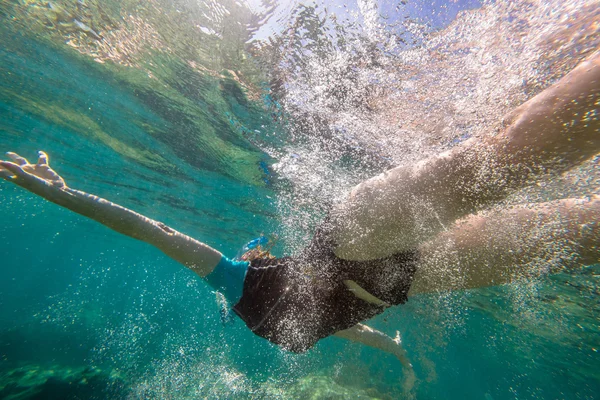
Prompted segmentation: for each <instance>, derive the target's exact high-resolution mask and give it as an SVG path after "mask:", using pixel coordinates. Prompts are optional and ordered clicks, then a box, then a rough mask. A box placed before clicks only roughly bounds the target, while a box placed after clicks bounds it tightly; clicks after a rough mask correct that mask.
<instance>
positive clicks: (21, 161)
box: [6, 151, 29, 166]
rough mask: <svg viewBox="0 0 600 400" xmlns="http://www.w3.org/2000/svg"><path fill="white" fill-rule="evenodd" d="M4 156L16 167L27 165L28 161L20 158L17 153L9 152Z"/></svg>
mask: <svg viewBox="0 0 600 400" xmlns="http://www.w3.org/2000/svg"><path fill="white" fill-rule="evenodd" d="M6 155H7V156H9V157H10V158H11V159H12V160H13V161H14V162H15V163H17V165H20V166H23V165H27V164H29V161H27V159H26V158H23V157H21V156H20V155H18V154H17V153H13V152H11V151H9V152H8V153H6Z"/></svg>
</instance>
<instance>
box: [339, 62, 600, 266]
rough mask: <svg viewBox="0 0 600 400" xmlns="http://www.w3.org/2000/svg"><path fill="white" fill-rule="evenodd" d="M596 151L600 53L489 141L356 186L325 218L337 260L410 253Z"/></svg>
mask: <svg viewBox="0 0 600 400" xmlns="http://www.w3.org/2000/svg"><path fill="white" fill-rule="evenodd" d="M598 152H600V52H597V53H595V54H594V55H592V56H591V57H590V58H589V59H588V60H587V61H585V62H583V63H581V64H580V65H579V66H577V67H576V68H575V69H573V70H572V71H571V72H570V73H568V74H567V75H566V76H565V77H563V78H562V79H561V80H560V81H559V82H557V83H556V84H554V85H552V86H551V87H549V88H547V89H546V90H544V91H543V92H542V93H540V94H538V95H537V96H535V97H534V98H532V99H531V100H529V101H527V102H526V103H524V104H523V105H521V106H520V107H518V108H517V109H515V110H514V112H512V113H511V114H509V115H508V116H507V117H506V118H505V120H504V128H503V129H502V130H501V131H500V132H499V133H498V134H496V135H490V136H488V137H484V138H472V139H469V140H468V141H466V142H464V143H463V144H461V145H459V146H457V147H455V148H454V149H452V150H451V151H449V152H446V153H443V154H440V155H437V156H434V157H431V158H429V159H426V160H423V161H421V162H419V163H417V164H416V165H411V166H402V167H398V168H394V169H392V170H390V171H387V172H385V173H383V174H381V175H379V176H376V177H374V178H372V179H369V180H367V181H365V182H363V183H361V184H360V185H358V186H357V187H355V188H354V189H353V190H352V192H351V193H350V195H349V196H348V198H347V200H346V201H345V202H342V203H340V204H338V205H336V206H335V207H334V209H333V210H332V213H331V223H332V230H333V235H334V238H335V240H336V243H337V245H338V247H337V248H336V250H335V253H336V255H337V256H339V257H341V258H344V259H349V260H369V259H376V258H380V257H385V256H388V255H390V254H394V253H398V252H402V251H407V250H414V249H416V248H417V247H418V246H419V245H420V244H421V243H423V242H425V241H428V240H430V239H432V238H433V237H435V236H436V235H437V234H438V233H439V232H441V231H443V230H444V229H446V227H448V226H449V225H451V224H452V223H453V222H454V221H455V220H457V219H459V218H463V217H465V216H467V215H469V214H471V213H473V212H476V211H477V210H481V209H483V208H486V207H489V206H491V205H493V204H494V203H496V202H497V201H499V200H501V199H503V198H504V197H506V196H507V195H508V194H509V193H510V192H511V191H513V190H516V189H519V188H522V187H524V186H526V185H528V184H529V183H530V182H531V181H532V179H535V178H536V177H537V176H539V175H540V174H542V173H545V172H561V171H565V170H567V169H569V168H572V167H573V166H574V165H576V164H578V163H580V162H582V161H584V160H586V159H589V158H590V157H593V156H594V155H596V154H597V153H598Z"/></svg>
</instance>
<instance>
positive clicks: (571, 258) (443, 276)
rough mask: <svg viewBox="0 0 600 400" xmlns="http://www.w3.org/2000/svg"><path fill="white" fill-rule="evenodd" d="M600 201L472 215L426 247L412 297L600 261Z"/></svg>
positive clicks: (598, 198)
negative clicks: (423, 293)
mask: <svg viewBox="0 0 600 400" xmlns="http://www.w3.org/2000/svg"><path fill="white" fill-rule="evenodd" d="M599 221H600V196H593V197H591V198H589V199H565V200H557V201H552V202H548V203H541V204H534V205H531V206H526V207H525V206H522V207H518V208H513V209H509V210H502V211H497V212H493V213H491V212H490V213H487V214H482V215H471V216H469V217H467V218H466V219H464V220H461V221H459V222H457V223H456V224H454V225H453V226H452V227H451V228H450V230H448V231H446V232H444V233H441V234H439V235H438V236H437V237H436V238H435V239H433V240H431V241H429V242H427V243H425V244H423V245H422V246H421V247H420V249H419V251H420V256H421V258H420V262H419V266H418V268H417V272H416V274H415V277H414V281H413V284H412V286H411V290H410V292H409V296H410V295H414V294H417V293H422V292H434V291H445V290H456V289H469V288H475V287H482V286H492V285H501V284H503V283H507V282H511V281H513V280H517V279H520V278H527V277H531V276H536V275H540V274H542V273H548V272H550V273H551V272H558V271H560V270H561V269H564V268H572V267H577V266H581V265H591V264H595V263H598V262H600V222H599Z"/></svg>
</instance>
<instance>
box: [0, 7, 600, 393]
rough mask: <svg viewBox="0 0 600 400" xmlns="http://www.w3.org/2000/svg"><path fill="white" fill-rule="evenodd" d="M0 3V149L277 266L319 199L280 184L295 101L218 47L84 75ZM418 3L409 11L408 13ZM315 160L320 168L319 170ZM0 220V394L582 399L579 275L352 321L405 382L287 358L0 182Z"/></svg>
mask: <svg viewBox="0 0 600 400" xmlns="http://www.w3.org/2000/svg"><path fill="white" fill-rule="evenodd" d="M34 3H35V2H30V3H25V2H24V3H22V4H26V5H27V7H33V6H32V5H31V4H34ZM14 4H16V3H14ZM14 4H13V3H11V2H3V3H2V7H1V8H0V17H1V18H2V23H1V24H0V37H1V39H2V40H1V43H2V46H1V47H0V150H1V151H15V152H18V153H19V154H22V155H23V156H26V157H30V159H32V158H33V157H34V156H35V154H36V151H37V150H40V149H43V150H45V151H47V152H48V153H49V154H50V158H51V164H52V166H53V167H54V168H55V169H56V170H57V171H58V172H59V173H60V174H61V175H62V176H63V177H64V178H65V180H66V181H67V184H68V185H70V186H72V187H74V188H77V189H80V190H84V191H86V192H90V193H94V194H96V195H99V196H101V197H105V198H108V199H110V200H112V201H115V202H117V203H119V204H121V205H123V206H126V207H129V208H132V209H134V210H136V211H138V212H140V213H142V214H144V215H147V216H149V217H151V218H154V219H157V220H160V221H162V222H164V223H166V224H168V225H170V226H173V227H175V228H176V229H178V230H180V231H182V232H184V233H186V234H188V235H190V236H192V237H194V238H197V239H199V240H201V241H203V242H206V243H208V244H210V245H211V246H213V247H215V248H217V249H218V250H220V251H221V252H223V253H224V254H228V255H232V256H233V255H235V254H236V253H237V251H238V250H239V249H240V248H241V247H242V246H243V244H244V243H245V242H247V241H248V240H250V239H252V238H255V237H257V236H258V235H260V234H261V233H266V234H271V233H276V234H277V235H279V237H280V239H279V243H278V246H277V247H276V248H275V253H276V254H278V255H281V254H283V253H284V252H286V251H289V249H294V248H298V247H301V246H302V243H303V242H302V240H301V239H302V238H304V237H305V235H306V234H307V233H306V232H309V233H308V234H310V232H311V229H313V228H314V224H315V223H318V221H319V220H320V218H321V217H322V210H324V209H326V208H327V203H328V202H331V201H332V197H327V198H322V197H318V194H315V193H312V192H310V191H308V192H307V194H306V196H307V197H306V198H303V199H302V200H304V202H305V203H310V204H304V205H301V206H299V205H298V204H296V203H295V202H294V201H296V200H297V199H291V197H292V196H294V195H298V193H304V192H302V190H305V189H306V186H303V184H304V182H303V181H301V180H299V181H295V180H294V179H296V178H297V176H296V175H294V174H293V171H298V170H299V171H301V172H302V171H304V170H302V166H298V169H297V170H293V169H292V168H284V167H285V165H284V164H282V162H283V161H285V160H291V161H290V162H291V163H292V164H290V165H292V166H293V165H295V164H293V162H294V160H298V159H300V160H302V159H303V158H304V159H306V160H311V159H309V156H308V155H307V152H306V149H307V145H306V143H309V144H310V143H313V140H314V141H316V142H318V140H319V139H318V138H314V137H311V136H310V135H309V133H310V129H312V128H306V126H308V124H306V125H305V126H304V127H305V130H304V131H302V130H301V129H302V125H300V127H299V126H296V125H294V124H293V123H291V122H289V119H293V118H292V117H296V116H298V115H300V111H302V115H306V109H303V110H300V111H298V109H300V108H302V107H303V106H305V105H306V103H304V102H303V101H306V100H303V101H298V100H295V103H294V101H290V100H289V98H286V97H285V96H283V95H281V93H279V96H277V94H278V93H277V92H275V91H274V92H269V85H274V84H275V83H276V82H275V79H274V78H273V76H269V75H268V74H266V75H265V74H264V73H263V72H261V70H260V68H258V67H257V66H256V65H250V66H248V65H247V64H243V65H242V66H240V65H241V64H239V63H242V61H240V59H235V57H234V61H231V60H229V61H227V60H226V58H227V57H225V56H224V55H222V54H221V55H220V56H219V57H221V58H222V60H221V61H222V65H218V66H216V67H215V66H214V65H213V64H210V63H209V62H208V61H207V63H206V64H205V65H206V66H208V67H205V69H194V68H192V67H190V65H191V64H190V63H187V62H184V61H185V60H187V59H184V58H182V57H183V56H182V55H181V53H178V52H177V51H175V50H174V51H173V52H172V53H169V54H156V53H153V52H150V53H149V54H150V55H147V57H148V58H146V59H144V60H143V61H139V60H137V61H135V62H133V61H132V63H133V64H135V65H125V63H121V64H119V63H117V62H113V64H111V61H110V60H106V61H105V62H104V63H98V62H96V61H94V60H93V57H92V56H90V55H89V54H88V53H86V52H85V51H83V50H84V49H83V47H80V48H79V50H81V51H75V50H74V49H73V47H72V46H67V45H65V44H64V37H63V36H60V35H67V36H68V35H75V36H76V35H78V34H81V32H77V31H75V33H73V31H72V30H69V29H72V28H70V27H69V26H68V24H66V23H64V22H63V23H62V25H61V22H60V21H59V22H57V23H56V25H53V26H54V28H53V29H50V30H48V31H46V29H49V28H47V27H46V25H47V23H46V24H45V25H44V27H42V28H40V27H39V26H38V25H36V24H33V23H32V24H31V25H28V24H29V23H30V20H29V19H27V18H31V19H32V20H36V21H40V20H41V17H39V15H38V14H35V13H34V11H32V10H33V8H24V9H21V8H19V7H25V5H22V4H21V3H19V5H18V6H15V7H17V8H12V7H13V6H14ZM128 4H129V3H128ZM157 4H159V3H157ZM177 4H178V6H182V4H184V2H181V3H177ZM419 4H420V3H419ZM450 4H453V5H454V6H449V7H448V8H449V9H451V12H450V11H449V13H450V14H443V13H437V14H436V13H433V14H432V15H434V16H436V17H435V18H433V17H431V20H430V23H431V24H432V25H435V28H436V29H438V28H440V27H441V26H444V25H445V24H447V23H448V22H450V21H451V20H452V19H453V18H454V16H455V14H456V9H453V8H452V7H458V6H456V5H455V4H456V3H450ZM67 5H69V3H68V2H65V3H64V4H63V6H64V7H67ZM95 5H96V3H94V2H91V5H90V6H89V7H93V6H95ZM384 5H385V6H389V4H388V3H382V6H381V9H382V10H383V9H384V7H383V6H384ZM334 6H335V4H332V5H331V7H334ZM459 6H460V3H459ZM475 6H477V4H474V3H473V4H472V3H468V2H466V3H464V4H463V5H462V7H463V8H472V7H475ZM123 7H125V6H123ZM164 7H166V6H164ZM189 7H192V6H191V5H189ZM231 7H233V6H231ZM41 9H43V10H46V9H47V7H41ZM231 9H233V8H231ZM391 9H392V10H393V8H391ZM23 10H25V11H23ZM419 10H420V11H419V12H420V13H422V15H420V17H421V18H425V14H427V9H423V8H420V9H419ZM168 11H169V12H171V11H172V10H171V9H168ZM408 11H410V10H408ZM408 11H407V12H408ZM19 12H22V13H21V14H19ZM36 12H37V11H36ZM80 12H81V13H82V14H81V15H79V14H77V15H76V17H77V18H81V19H83V17H85V15H84V14H85V13H84V12H83V11H80ZM92 12H95V9H93V8H90V10H89V13H92ZM107 12H108V11H107ZM121 12H122V14H123V15H126V13H125V11H124V10H121ZM148 12H149V11H148ZM382 12H383V11H382ZM28 13H31V14H28ZM139 13H140V15H146V18H149V17H148V16H147V15H148V14H143V13H142V11H139ZM165 14H168V12H165ZM61 15H62V14H61ZM73 15H75V14H73ZM73 15H70V16H69V17H68V18H71V19H72V18H74V17H73ZM169 15H170V14H169ZM240 15H242V14H240ZM365 15H366V14H365ZM36 18H37V19H36ZM61 18H63V17H61ZM65 18H66V17H65ZM68 18H67V19H68ZM89 18H90V21H92V22H94V21H95V22H94V23H95V24H97V25H98V26H96V25H94V24H92V22H88V20H84V22H86V23H88V25H89V26H90V27H91V28H92V29H96V30H98V31H100V30H101V29H100V22H98V20H96V19H94V18H92V17H89ZM103 18H108V17H103ZM157 18H158V17H157ZM239 18H241V17H239ZM58 20H60V18H58ZM184 22H185V21H184ZM184 22H182V24H184ZM161 23H164V21H163V22H161ZM186 23H187V22H186ZM113 24H116V23H114V22H113ZM156 24H157V25H156V26H157V27H159V28H160V27H161V25H159V22H156ZM267 28H269V29H275V28H273V27H272V26H271V27H269V26H267ZM61 29H64V32H63V31H61ZM157 29H158V28H157ZM263 29H265V27H264V26H263ZM159 30H160V29H159ZM167 31H168V30H167ZM44 32H49V33H48V34H47V35H46V33H44ZM161 32H162V33H161V34H162V37H163V40H164V41H165V42H168V43H171V42H169V37H168V36H167V34H165V33H164V32H166V31H161ZM53 35H54V36H53ZM107 35H108V34H107ZM173 35H174V36H175V37H176V38H178V40H183V39H181V38H182V37H183V36H178V35H175V34H173ZM224 35H225V36H226V34H224ZM348 35H350V33H348ZM59 36H60V38H61V39H60V40H58V39H57V37H59ZM76 37H77V38H79V40H82V41H84V40H88V39H86V38H89V35H85V34H84V35H83V39H82V37H79V36H76ZM107 37H108V36H107ZM68 38H70V39H69V40H72V39H73V37H72V36H68ZM186 38H187V39H186V40H191V39H189V37H188V36H186ZM238 39H240V38H238ZM89 40H92V39H89ZM173 40H175V39H173ZM230 40H231V38H230ZM304 40H308V39H306V38H305V39H304ZM202 46H207V48H208V49H209V50H210V49H211V47H210V46H211V44H210V43H208V44H206V43H203V44H202ZM215 46H216V45H215ZM82 49H83V50H82ZM458 53H460V52H457V54H458ZM228 54H229V53H228ZM199 57H200V60H201V61H202V60H203V58H202V57H205V56H204V55H201V56H199ZM219 57H217V58H219ZM232 57H233V56H232ZM245 57H246V56H244V58H242V59H243V60H247V59H246V58H245ZM223 60H225V61H223ZM199 62H200V61H199ZM211 62H215V61H214V60H213V59H211ZM246 62H248V61H244V63H246ZM227 63H229V64H227ZM235 63H238V64H239V65H238V64H235ZM141 66H144V67H143V68H142V67H141ZM209 67H210V68H209ZM234 67H235V68H234ZM211 68H212V69H211ZM236 68H238V69H236ZM432 69H433V66H432ZM226 70H236V71H242V72H240V76H242V74H243V73H245V74H246V75H245V76H247V77H248V78H247V80H244V79H243V78H242V79H235V76H234V75H233V74H231V73H229V72H226ZM140 71H142V72H140ZM198 71H201V72H198ZM202 71H204V72H202ZM215 71H216V72H215ZM153 77H154V78H153ZM371 83H372V82H371ZM292 89H293V85H291V84H290V86H289V87H288V88H287V91H288V92H287V93H288V94H289V93H292V92H293V90H292ZM527 89H531V88H529V87H528V88H527ZM534 89H535V88H534ZM534 89H533V90H534ZM257 93H258V94H257ZM267 94H268V95H267ZM517 98H518V96H517ZM286 105H287V107H288V109H286V108H285V106H286ZM281 107H283V108H281ZM294 107H295V108H294ZM361 110H363V112H365V113H366V112H367V111H368V110H365V109H363V108H361ZM309 111H310V110H309ZM313 111H314V114H315V115H316V114H317V112H318V110H313ZM286 112H289V113H290V114H289V115H285V113H286ZM294 113H296V114H294ZM281 114H284V115H283V117H282V116H281ZM309 114H310V113H309ZM286 118H288V120H287V121H288V122H287V123H281V120H286ZM308 120H310V121H312V122H314V120H311V119H310V118H309V119H308ZM377 124H380V125H381V124H383V122H381V121H379V122H376V123H375V125H376V126H378V125H377ZM350 126H351V125H349V126H348V127H347V129H348V131H350V130H351V128H350ZM361 126H364V125H361ZM336 129H337V128H336ZM340 130H341V128H340ZM331 131H332V132H333V133H332V135H335V132H337V131H336V130H335V129H331ZM307 132H308V133H307ZM350 133H352V132H350ZM350 133H348V132H346V134H348V135H350ZM446 139H447V140H446ZM452 139H453V138H452V137H449V138H444V139H441V140H440V142H439V143H434V144H433V145H432V147H431V149H433V150H436V149H439V147H442V148H443V147H444V146H447V145H448V143H451V142H452ZM336 140H337V139H336ZM442 142H443V143H442ZM335 143H338V142H335ZM308 148H310V147H308ZM357 148H358V150H357ZM431 149H430V150H431ZM325 152H329V153H335V154H341V155H342V156H343V157H341V160H342V161H339V160H338V161H335V162H333V163H331V165H329V164H327V165H328V166H329V168H330V169H328V171H331V172H332V173H333V174H334V175H333V176H334V177H336V178H337V179H339V180H340V181H343V182H344V184H345V185H346V187H351V185H352V184H353V183H355V182H356V181H358V180H360V179H362V178H364V177H365V176H369V175H371V174H373V173H374V172H377V171H378V170H379V169H383V168H385V167H387V166H389V164H393V163H394V162H393V160H392V161H390V158H389V157H387V156H386V155H385V154H383V151H381V152H380V150H373V148H370V147H368V146H366V145H364V144H361V143H357V142H356V141H353V142H351V144H350V145H348V144H344V145H339V144H335V145H331V147H327V148H325ZM340 152H341V153H340ZM422 152H423V153H425V154H426V153H427V150H422ZM290 154H291V155H290ZM313 154H321V153H319V152H318V151H315V152H313ZM322 157H323V158H322V159H321V161H322V163H323V165H325V164H326V163H329V162H330V160H329V159H327V158H326V157H325V156H322ZM311 161H312V160H311ZM306 163H307V164H308V161H307V162H306ZM282 165H284V166H283V167H282ZM318 167H320V165H319V164H311V165H310V168H311V169H313V170H319V168H318ZM290 171H292V172H290ZM328 173H329V172H328ZM301 176H302V177H305V178H306V177H307V176H309V175H308V172H302V175H301ZM325 176H329V175H325ZM320 184H321V183H314V181H313V182H312V183H311V184H310V185H308V186H311V187H312V188H314V187H318V188H320V187H321V186H319V185H320ZM306 190H308V189H306ZM319 201H322V202H323V203H322V204H321V203H318V202H319ZM315 202H316V203H315ZM0 218H1V224H0V265H1V268H0V305H1V307H0V398H10V399H21V398H23V399H27V398H39V399H42V398H43V399H50V398H56V399H59V398H60V399H64V398H156V399H163V398H220V399H238V398H241V399H244V398H255V399H263V398H264V399H271V398H281V399H284V398H285V399H287V398H302V399H303V398H315V399H335V398H380V399H398V398H407V397H412V398H418V399H454V398H456V399H465V398H468V399H471V398H472V399H480V398H483V399H515V398H520V399H554V398H561V399H563V398H564V399H594V398H598V393H600V372H599V371H600V368H599V367H600V355H599V353H598V350H599V349H600V329H599V323H600V322H599V321H600V292H599V287H600V286H599V280H598V279H599V276H600V269H599V268H598V266H592V267H586V268H582V269H578V270H575V271H569V272H564V273H562V274H558V275H554V276H547V277H541V278H536V279H534V280H526V281H523V282H522V283H519V284H513V285H506V286H503V287H498V288H488V289H480V290H472V291H468V292H457V293H452V294H444V295H422V296H417V297H416V298H413V299H411V300H410V301H409V302H408V303H407V304H405V305H403V306H401V307H395V308H393V309H390V310H388V311H386V313H384V314H383V315H381V316H379V317H377V318H375V319H374V320H373V321H370V323H369V324H370V325H372V326H373V327H375V328H377V329H380V330H381V331H383V332H385V333H387V334H389V335H391V336H394V335H395V332H396V331H399V332H400V334H401V336H402V339H403V343H404V346H405V348H406V350H407V352H408V356H409V358H410V360H411V362H412V363H413V365H414V368H415V374H416V378H417V380H416V383H415V385H414V387H412V388H410V387H407V385H406V382H405V381H404V378H405V376H406V371H404V370H403V369H402V366H401V364H400V363H399V362H398V361H397V360H396V359H395V358H394V357H393V356H391V355H387V354H385V353H382V352H379V351H376V350H373V349H369V348H364V347H361V346H360V345H357V344H351V343H346V342H344V341H342V340H340V339H336V338H327V339H324V340H322V341H320V342H319V343H318V345H317V346H316V347H315V348H314V349H312V350H310V351H309V352H308V353H306V354H302V355H295V354H290V353H287V352H284V351H282V350H280V349H278V348H277V347H275V346H273V345H271V344H269V343H268V342H266V341H265V340H263V339H261V338H259V337H257V336H254V335H253V334H252V333H251V332H250V331H249V330H248V329H247V328H246V327H245V326H244V324H243V323H242V321H240V320H235V321H234V322H232V323H223V322H222V321H221V316H220V311H221V310H220V307H219V306H218V304H217V302H216V298H215V293H214V292H213V291H212V290H211V289H210V288H209V287H208V286H207V285H206V284H205V283H204V282H203V281H202V280H201V279H199V278H198V277H197V276H196V275H195V274H193V273H192V272H190V271H188V270H186V269H184V268H182V267H181V266H180V265H179V264H177V263H176V262H175V261H173V260H171V259H170V258H168V257H166V256H165V255H163V254H162V253H161V252H160V251H158V250H156V249H154V248H152V247H150V246H148V245H146V244H144V243H141V242H137V241H135V240H133V239H130V238H127V237H124V236H121V235H119V234H117V233H115V232H113V231H111V230H109V229H107V228H105V227H103V226H100V225H98V224H97V223H95V222H93V221H90V220H87V219H85V218H83V217H80V216H77V215H75V214H73V213H71V212H69V211H67V210H64V209H61V208H60V207H58V206H55V205H53V204H50V203H48V202H45V201H44V200H42V199H40V198H37V197H36V196H34V195H31V194H29V193H27V192H25V191H24V190H22V189H20V188H18V187H16V186H13V185H11V184H9V183H7V182H0ZM303 220H307V221H308V222H306V224H303V223H299V221H303ZM290 229H292V230H293V232H290Z"/></svg>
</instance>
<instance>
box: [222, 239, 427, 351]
mask: <svg viewBox="0 0 600 400" xmlns="http://www.w3.org/2000/svg"><path fill="white" fill-rule="evenodd" d="M327 236H328V235H327ZM416 261H417V252H416V251H412V252H406V253H400V254H395V255H392V256H390V257H386V258H383V259H378V260H370V261H348V260H342V259H340V258H338V257H336V256H335V254H334V253H333V246H332V245H331V241H329V240H327V239H326V235H323V234H320V233H317V235H316V236H315V239H314V240H313V242H312V243H311V245H310V246H309V247H308V248H307V249H306V250H305V251H304V253H303V254H302V255H301V256H300V257H297V258H291V257H284V258H280V259H257V260H254V261H252V262H251V263H250V266H249V267H248V271H247V273H246V278H245V280H244V289H243V293H242V297H241V299H240V301H239V302H238V303H237V304H236V305H235V306H234V307H233V310H234V311H235V312H236V313H237V314H238V315H239V316H240V318H242V319H243V320H244V322H245V323H246V325H247V326H248V328H250V329H251V330H252V332H254V333H255V334H257V335H259V336H261V337H263V338H265V339H268V340H269V341H271V342H273V343H275V344H277V345H280V346H281V347H283V348H285V349H286V350H290V351H293V352H296V353H301V352H304V351H306V350H308V349H310V348H311V347H312V346H314V344H315V343H316V342H317V341H318V340H319V339H322V338H324V337H327V336H330V335H332V334H334V333H336V332H339V331H341V330H344V329H348V328H350V327H352V326H354V325H356V324H357V323H359V322H361V321H364V320H366V319H369V318H372V317H374V316H375V315H377V314H380V313H382V312H383V311H384V310H385V309H386V308H387V305H396V304H402V303H404V302H406V300H407V294H408V290H409V289H410V285H411V283H412V279H413V276H414V272H415V269H416ZM345 280H352V281H354V282H356V284H358V285H359V286H360V288H362V289H364V290H366V291H367V292H368V293H369V294H371V295H372V296H375V297H376V298H377V299H379V300H381V301H382V302H385V303H387V305H386V304H384V303H380V304H374V302H368V301H365V300H363V299H361V298H359V297H357V296H356V295H355V294H354V293H353V292H352V291H351V290H350V289H349V288H348V286H346V284H344V281H345Z"/></svg>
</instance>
